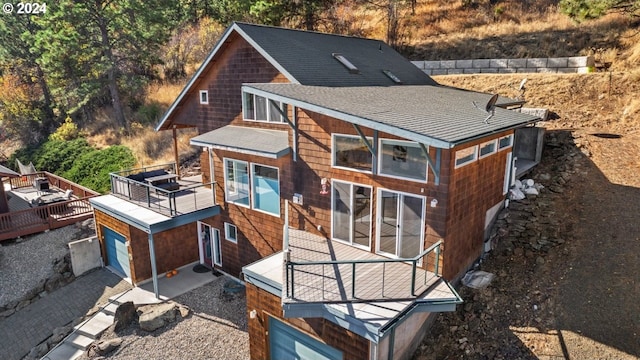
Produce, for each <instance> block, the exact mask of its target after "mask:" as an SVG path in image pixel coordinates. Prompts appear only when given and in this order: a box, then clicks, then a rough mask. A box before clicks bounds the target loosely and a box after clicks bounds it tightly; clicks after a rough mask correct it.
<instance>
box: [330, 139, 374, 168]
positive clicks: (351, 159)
mask: <svg viewBox="0 0 640 360" xmlns="http://www.w3.org/2000/svg"><path fill="white" fill-rule="evenodd" d="M367 141H369V144H372V143H373V139H372V138H370V137H368V138H367ZM331 149H332V165H333V166H334V167H341V168H347V169H351V170H359V171H367V172H371V169H372V163H373V156H372V155H371V151H369V148H368V147H367V145H365V143H364V141H362V138H360V136H357V135H341V134H333V137H332V142H331Z"/></svg>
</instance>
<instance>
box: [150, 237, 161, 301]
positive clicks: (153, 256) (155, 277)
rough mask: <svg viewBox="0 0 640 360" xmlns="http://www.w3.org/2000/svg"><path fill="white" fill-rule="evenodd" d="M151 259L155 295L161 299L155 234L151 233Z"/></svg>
mask: <svg viewBox="0 0 640 360" xmlns="http://www.w3.org/2000/svg"><path fill="white" fill-rule="evenodd" d="M149 257H150V258H151V276H152V278H153V294H154V295H155V296H156V299H160V293H159V292H158V269H157V267H156V249H155V246H154V245H153V234H152V233H149Z"/></svg>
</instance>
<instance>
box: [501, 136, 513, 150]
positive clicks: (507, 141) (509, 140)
mask: <svg viewBox="0 0 640 360" xmlns="http://www.w3.org/2000/svg"><path fill="white" fill-rule="evenodd" d="M512 145H513V134H510V135H506V136H503V137H501V138H500V139H498V150H502V149H506V148H508V147H511V146H512Z"/></svg>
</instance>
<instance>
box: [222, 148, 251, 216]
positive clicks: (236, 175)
mask: <svg viewBox="0 0 640 360" xmlns="http://www.w3.org/2000/svg"><path fill="white" fill-rule="evenodd" d="M224 191H225V198H226V201H227V202H230V203H234V204H238V205H243V206H247V207H248V206H249V172H248V164H247V162H246V161H239V160H232V159H224Z"/></svg>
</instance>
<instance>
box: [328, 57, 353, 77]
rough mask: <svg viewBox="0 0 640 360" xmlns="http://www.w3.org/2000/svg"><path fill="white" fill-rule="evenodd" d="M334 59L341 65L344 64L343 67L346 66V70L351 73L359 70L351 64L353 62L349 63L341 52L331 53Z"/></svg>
mask: <svg viewBox="0 0 640 360" xmlns="http://www.w3.org/2000/svg"><path fill="white" fill-rule="evenodd" d="M331 55H332V56H333V57H334V58H335V59H336V60H338V61H340V63H341V64H342V65H344V67H346V68H347V70H349V73H351V74H359V73H360V70H358V68H357V67H356V66H355V65H353V63H351V61H349V60H348V59H347V58H346V57H344V55H342V54H338V53H333V54H331Z"/></svg>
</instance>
